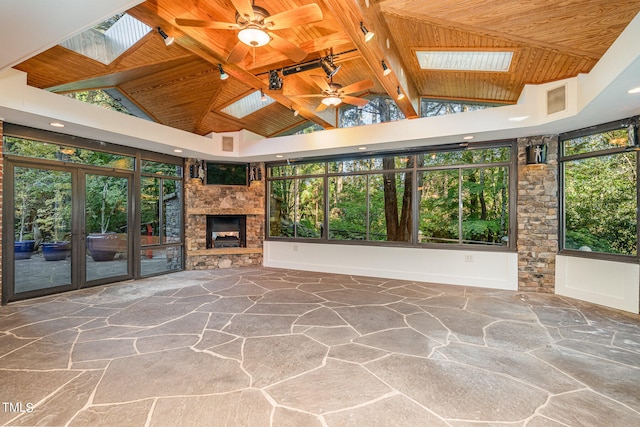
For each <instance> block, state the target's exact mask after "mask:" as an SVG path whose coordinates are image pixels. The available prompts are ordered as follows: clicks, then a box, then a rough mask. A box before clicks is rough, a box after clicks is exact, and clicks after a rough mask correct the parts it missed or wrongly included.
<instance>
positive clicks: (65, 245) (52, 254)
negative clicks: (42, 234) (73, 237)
mask: <svg viewBox="0 0 640 427" xmlns="http://www.w3.org/2000/svg"><path fill="white" fill-rule="evenodd" d="M70 254H71V245H70V244H69V242H55V243H43V244H42V255H43V256H44V259H45V260H47V261H62V260H64V259H66V258H67V257H68V256H69V255H70Z"/></svg>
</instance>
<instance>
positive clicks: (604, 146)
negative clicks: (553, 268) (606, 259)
mask: <svg viewBox="0 0 640 427" xmlns="http://www.w3.org/2000/svg"><path fill="white" fill-rule="evenodd" d="M636 127H637V118H634V119H630V120H626V121H622V122H615V123H608V124H604V125H600V126H597V127H596V128H591V129H587V130H579V131H575V132H570V133H567V134H562V135H560V150H561V158H560V164H561V177H562V191H563V197H562V233H561V236H562V238H561V249H563V250H569V251H582V252H583V253H584V252H594V253H599V254H611V255H616V256H637V253H638V249H637V246H638V238H637V230H638V216H637V197H638V177H637V171H638V152H637V151H635V150H634V149H635V145H636V140H635V129H636Z"/></svg>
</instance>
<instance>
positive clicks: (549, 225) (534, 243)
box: [517, 135, 559, 293]
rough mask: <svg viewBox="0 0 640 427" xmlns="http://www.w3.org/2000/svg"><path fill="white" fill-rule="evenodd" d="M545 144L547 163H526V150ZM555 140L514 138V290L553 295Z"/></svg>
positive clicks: (556, 171) (555, 204) (556, 229)
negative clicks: (516, 267)
mask: <svg viewBox="0 0 640 427" xmlns="http://www.w3.org/2000/svg"><path fill="white" fill-rule="evenodd" d="M542 143H546V144H547V163H546V164H540V165H527V164H526V147H527V146H528V145H533V144H542ZM558 197H559V195H558V137H557V135H554V136H552V137H549V136H544V137H543V136H535V137H529V138H519V139H518V208H517V222H518V240H517V249H518V289H519V290H521V291H532V292H547V293H553V292H554V290H555V268H556V255H557V253H558V201H559V199H558Z"/></svg>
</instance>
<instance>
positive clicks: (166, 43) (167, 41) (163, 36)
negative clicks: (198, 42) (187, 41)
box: [158, 27, 175, 46]
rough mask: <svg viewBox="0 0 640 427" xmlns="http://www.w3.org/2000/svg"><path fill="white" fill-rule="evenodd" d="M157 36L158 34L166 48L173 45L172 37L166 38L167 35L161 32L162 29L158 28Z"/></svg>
mask: <svg viewBox="0 0 640 427" xmlns="http://www.w3.org/2000/svg"><path fill="white" fill-rule="evenodd" d="M158 34H160V35H161V36H162V38H163V39H164V44H165V45H166V46H171V44H173V42H174V41H175V39H174V38H173V37H171V36H168V35H167V33H165V32H164V31H162V28H160V27H158Z"/></svg>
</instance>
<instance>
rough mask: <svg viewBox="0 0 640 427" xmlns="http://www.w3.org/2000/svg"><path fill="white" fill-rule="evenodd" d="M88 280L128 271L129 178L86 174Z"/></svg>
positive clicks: (118, 274) (86, 277)
mask: <svg viewBox="0 0 640 427" xmlns="http://www.w3.org/2000/svg"><path fill="white" fill-rule="evenodd" d="M85 189H86V190H85V207H86V208H85V234H86V248H87V250H86V252H85V259H86V268H85V272H86V273H85V281H86V282H92V281H96V280H102V279H107V278H112V277H119V276H126V275H128V273H129V253H128V252H129V251H128V248H129V237H128V232H129V179H128V178H127V177H121V176H109V175H96V174H88V173H87V174H86V175H85Z"/></svg>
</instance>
